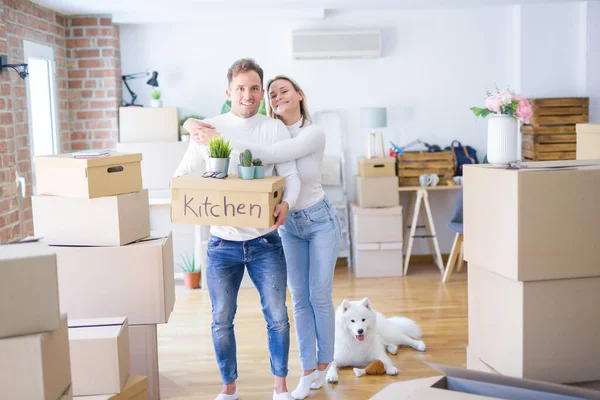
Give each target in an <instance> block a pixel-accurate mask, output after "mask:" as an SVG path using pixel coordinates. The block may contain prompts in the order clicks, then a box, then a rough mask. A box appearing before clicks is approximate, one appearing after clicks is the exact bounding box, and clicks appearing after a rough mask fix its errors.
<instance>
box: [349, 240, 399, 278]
mask: <svg viewBox="0 0 600 400" xmlns="http://www.w3.org/2000/svg"><path fill="white" fill-rule="evenodd" d="M402 248H403V244H402V243H355V244H354V252H353V255H354V257H353V258H354V260H353V261H354V262H353V265H352V268H353V269H354V276H355V277H357V278H379V277H385V276H402V275H403V269H402Z"/></svg>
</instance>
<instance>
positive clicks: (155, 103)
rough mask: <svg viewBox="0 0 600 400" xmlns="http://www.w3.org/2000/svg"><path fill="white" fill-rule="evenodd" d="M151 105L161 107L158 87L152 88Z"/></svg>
mask: <svg viewBox="0 0 600 400" xmlns="http://www.w3.org/2000/svg"><path fill="white" fill-rule="evenodd" d="M151 103H152V107H162V100H160V90H158V88H156V87H155V88H154V89H152V102H151Z"/></svg>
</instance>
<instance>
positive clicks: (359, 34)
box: [292, 31, 381, 59]
mask: <svg viewBox="0 0 600 400" xmlns="http://www.w3.org/2000/svg"><path fill="white" fill-rule="evenodd" d="M380 56H381V32H380V31H337V32H336V31H293V32H292V57H293V58H295V59H328V58H329V59H330V58H373V57H380Z"/></svg>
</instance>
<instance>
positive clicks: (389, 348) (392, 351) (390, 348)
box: [386, 344, 398, 354]
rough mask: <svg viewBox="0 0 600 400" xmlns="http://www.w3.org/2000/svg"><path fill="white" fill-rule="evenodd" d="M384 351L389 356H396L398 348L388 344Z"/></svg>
mask: <svg viewBox="0 0 600 400" xmlns="http://www.w3.org/2000/svg"><path fill="white" fill-rule="evenodd" d="M386 350H387V351H388V353H390V354H397V353H398V346H396V345H395V344H388V345H387V347H386Z"/></svg>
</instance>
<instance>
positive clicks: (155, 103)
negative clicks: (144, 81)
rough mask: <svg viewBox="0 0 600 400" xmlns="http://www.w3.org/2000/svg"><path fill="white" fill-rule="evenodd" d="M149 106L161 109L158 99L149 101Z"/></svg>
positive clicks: (160, 102)
mask: <svg viewBox="0 0 600 400" xmlns="http://www.w3.org/2000/svg"><path fill="white" fill-rule="evenodd" d="M150 105H151V106H152V107H162V100H160V99H158V100H154V99H152V100H150Z"/></svg>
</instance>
